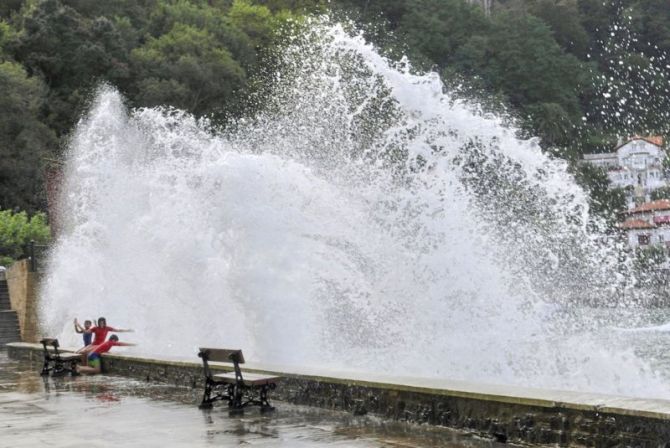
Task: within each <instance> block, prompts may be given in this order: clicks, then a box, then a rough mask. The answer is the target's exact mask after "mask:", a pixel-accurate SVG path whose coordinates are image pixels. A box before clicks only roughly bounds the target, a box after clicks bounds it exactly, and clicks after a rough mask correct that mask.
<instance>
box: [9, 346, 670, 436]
mask: <svg viewBox="0 0 670 448" xmlns="http://www.w3.org/2000/svg"><path fill="white" fill-rule="evenodd" d="M8 349H9V354H10V356H11V357H14V358H27V359H32V360H33V361H35V362H36V367H35V368H36V369H37V368H39V363H40V361H41V353H40V351H39V350H40V348H39V346H36V345H34V344H9V345H8ZM194 357H195V356H194ZM103 367H104V369H105V370H106V372H107V373H111V374H119V375H124V376H129V377H133V378H137V379H142V380H144V381H157V382H167V383H171V384H174V385H177V386H184V387H196V388H200V387H202V385H203V377H202V375H203V373H202V367H201V365H200V364H199V363H198V362H195V361H194V362H189V361H166V360H157V359H148V358H139V357H134V356H122V355H111V354H109V355H105V356H104V359H103ZM218 369H222V370H227V371H229V370H230V367H226V366H224V365H221V366H219V367H218ZM243 371H249V372H265V373H271V374H275V375H279V376H282V377H283V380H282V381H281V383H280V384H279V385H278V387H277V389H276V390H275V391H273V392H272V393H271V394H270V395H271V396H270V398H271V400H274V399H277V400H283V401H286V402H290V403H296V404H302V405H307V406H316V407H322V408H328V409H336V410H342V411H348V412H352V413H354V414H368V413H369V414H373V415H376V416H379V417H381V418H384V419H389V420H399V421H407V422H412V423H417V424H429V425H440V426H447V427H451V428H456V429H462V430H466V431H470V432H474V433H477V434H479V435H481V436H482V437H487V438H490V439H492V440H497V441H499V442H515V443H530V444H534V445H535V444H538V445H544V444H555V445H559V446H579V447H596V448H609V447H641V448H659V447H670V401H664V400H643V399H635V398H623V397H611V396H606V395H597V394H585V393H575V392H557V391H547V390H541V389H525V388H514V387H504V386H490V385H481V384H480V385H478V384H471V383H459V382H453V381H452V382H450V381H447V380H444V381H442V380H430V381H427V380H425V379H413V378H404V379H397V378H396V380H394V381H393V382H381V381H380V379H379V377H378V376H375V375H370V376H369V378H366V377H365V376H361V375H359V377H358V378H346V377H342V376H341V374H336V373H335V374H334V375H335V376H323V375H326V374H330V373H331V372H321V373H317V372H310V373H306V374H300V373H295V372H288V373H287V372H282V371H277V370H269V369H258V368H252V369H243ZM401 380H402V381H405V383H401V382H399V381H401ZM440 384H442V385H446V387H437V386H436V385H440ZM459 385H461V386H463V387H460V388H459V387H457V386H459ZM196 404H197V403H194V406H195V405H196ZM275 404H276V403H275ZM278 408H279V412H281V404H279V405H278Z"/></svg>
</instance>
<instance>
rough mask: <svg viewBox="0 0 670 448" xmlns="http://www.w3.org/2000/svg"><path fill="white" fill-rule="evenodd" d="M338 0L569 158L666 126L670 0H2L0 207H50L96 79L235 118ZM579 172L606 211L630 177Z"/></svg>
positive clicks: (388, 44)
mask: <svg viewBox="0 0 670 448" xmlns="http://www.w3.org/2000/svg"><path fill="white" fill-rule="evenodd" d="M327 9H336V10H338V11H340V12H342V11H343V14H342V15H343V17H354V18H356V19H357V20H358V22H359V25H360V26H361V27H362V28H363V29H364V30H366V36H367V37H368V38H369V39H372V40H373V41H374V42H375V43H377V44H378V45H379V46H381V47H383V49H382V50H383V52H384V53H385V54H386V55H390V56H392V57H398V56H400V55H404V54H407V55H409V56H410V58H411V60H412V61H413V64H414V66H415V67H421V68H425V69H434V70H436V71H438V72H439V73H441V75H442V76H443V78H444V80H445V84H446V85H448V86H459V87H458V89H459V91H458V94H459V95H461V96H471V97H474V98H476V99H483V101H484V103H485V107H486V108H487V109H488V110H503V109H504V110H510V111H511V113H512V115H513V116H515V117H518V118H519V121H520V123H521V126H522V129H523V130H524V132H525V133H526V135H528V136H530V135H535V136H539V137H541V141H542V145H543V146H544V147H545V149H547V150H549V151H551V152H552V153H553V154H555V155H561V156H562V157H566V158H568V159H570V160H571V161H574V160H576V159H578V158H579V157H580V156H581V154H582V152H604V151H609V150H611V148H612V145H613V142H615V141H616V137H618V136H620V135H626V134H631V133H660V134H664V135H668V134H670V112H668V111H670V93H669V92H670V81H669V80H668V77H667V65H668V63H669V62H670V59H669V58H668V53H667V52H668V51H670V6H669V4H668V2H667V0H617V1H613V2H603V1H602V0H494V1H493V14H492V15H491V17H488V16H486V15H485V14H484V13H483V11H482V10H481V9H480V8H479V7H477V6H474V5H472V4H471V2H468V1H466V0H366V1H364V2H363V1H360V0H330V1H329V0H105V1H91V0H3V1H1V2H0V64H1V65H0V89H1V90H0V91H2V92H3V98H0V110H2V111H3V112H5V111H6V112H5V113H3V114H0V154H1V155H2V156H3V159H2V161H0V174H2V177H0V206H1V207H5V208H9V207H20V208H21V209H25V210H35V209H38V208H40V207H42V205H43V202H42V199H41V196H42V181H41V176H40V175H39V166H40V159H41V157H42V156H43V155H47V154H49V155H51V156H54V155H56V156H57V155H58V154H57V148H59V147H62V146H63V145H61V144H59V140H58V139H60V140H61V141H62V140H64V139H67V137H68V132H70V130H71V129H72V128H73V126H74V124H75V123H76V121H77V119H78V117H79V116H80V113H81V111H82V110H83V107H84V106H85V105H86V104H87V101H88V100H89V98H90V93H91V92H92V90H93V89H94V88H95V86H97V85H98V84H99V83H100V82H109V83H110V84H113V85H115V86H117V87H119V88H120V89H121V91H122V92H123V93H124V94H125V95H126V97H127V98H128V100H129V103H130V104H131V105H134V106H154V105H169V106H175V107H179V108H183V109H186V110H187V111H189V112H192V113H194V114H196V115H199V116H202V115H207V116H209V117H210V118H212V119H213V120H214V122H215V123H216V124H225V120H227V119H229V118H231V117H235V116H237V115H239V114H241V113H242V111H243V110H244V108H245V107H250V106H249V104H251V103H253V104H252V106H253V107H262V105H261V104H257V103H258V102H259V100H261V99H262V98H263V97H264V95H263V94H262V92H263V86H262V85H259V84H260V83H261V81H259V80H262V79H263V78H262V76H263V74H269V73H273V64H274V63H275V61H274V60H273V57H272V54H273V51H272V50H273V48H275V46H277V45H281V44H282V39H283V36H284V35H283V34H282V32H283V30H285V29H286V28H290V27H291V26H293V24H296V23H298V24H299V23H300V22H301V17H302V15H303V14H310V13H319V12H323V11H326V10H327ZM347 26H348V25H347ZM624 29H625V30H629V31H630V32H631V33H632V34H631V36H632V37H631V36H626V35H624V34H623V33H622V30H624ZM614 31H616V32H615V33H614V35H612V33H613V32H614ZM604 94H607V95H604ZM249 97H251V98H253V100H248V98H249ZM577 171H578V173H577V176H578V178H580V179H581V180H580V181H583V182H584V185H586V186H587V188H588V189H589V191H591V192H592V194H593V195H594V199H593V201H594V202H593V204H592V206H593V209H594V210H599V212H602V213H604V214H606V215H608V216H610V215H611V213H613V212H607V211H606V210H605V209H606V208H607V207H610V206H611V207H614V208H613V209H612V210H615V209H616V208H617V207H619V205H617V204H618V203H619V202H620V201H619V200H620V197H619V196H618V195H619V193H620V192H619V193H617V192H612V193H611V197H608V194H610V193H606V190H607V189H606V188H604V187H603V183H602V181H603V178H602V176H601V175H600V174H594V173H585V172H582V169H581V168H580V169H579V170H577ZM601 174H602V173H601ZM605 179H606V177H605ZM12 185H13V186H12Z"/></svg>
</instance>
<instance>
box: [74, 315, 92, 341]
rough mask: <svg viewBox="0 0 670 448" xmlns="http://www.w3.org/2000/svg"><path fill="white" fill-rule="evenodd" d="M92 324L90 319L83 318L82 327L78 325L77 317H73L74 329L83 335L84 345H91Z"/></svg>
mask: <svg viewBox="0 0 670 448" xmlns="http://www.w3.org/2000/svg"><path fill="white" fill-rule="evenodd" d="M92 325H93V322H91V321H90V320H85V321H84V327H83V328H82V326H81V325H79V321H78V320H77V318H75V319H74V331H75V332H77V333H79V334H81V335H83V338H84V347H87V346H89V345H91V339H92V338H93V334H92V333H91V326H92Z"/></svg>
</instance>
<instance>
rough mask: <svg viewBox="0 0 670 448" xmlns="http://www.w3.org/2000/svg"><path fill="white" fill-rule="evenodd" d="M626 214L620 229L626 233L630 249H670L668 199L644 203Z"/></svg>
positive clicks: (669, 203) (669, 200)
mask: <svg viewBox="0 0 670 448" xmlns="http://www.w3.org/2000/svg"><path fill="white" fill-rule="evenodd" d="M627 214H628V219H626V220H625V221H624V222H623V223H621V225H620V228H621V229H623V230H625V231H626V235H627V237H628V245H629V246H630V247H632V248H638V247H647V246H662V247H665V248H670V199H659V200H658V201H652V202H647V203H644V204H642V205H640V206H639V207H636V208H634V209H632V210H629V211H628V213H627Z"/></svg>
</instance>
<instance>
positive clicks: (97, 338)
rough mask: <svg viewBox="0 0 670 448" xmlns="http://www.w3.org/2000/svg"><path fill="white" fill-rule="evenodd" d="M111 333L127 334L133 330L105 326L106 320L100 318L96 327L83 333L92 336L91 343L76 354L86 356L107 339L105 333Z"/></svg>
mask: <svg viewBox="0 0 670 448" xmlns="http://www.w3.org/2000/svg"><path fill="white" fill-rule="evenodd" d="M110 331H113V332H115V333H128V332H132V331H133V330H124V329H123V328H114V327H109V326H107V319H105V318H104V317H101V318H99V319H98V325H97V326H94V327H91V328H88V329H87V330H84V332H85V333H90V334H92V335H93V342H92V343H91V344H90V345H87V346H86V347H84V348H81V349H79V350H77V353H83V354H88V353H91V352H92V351H93V349H94V348H95V347H97V346H98V345H100V344H102V343H104V342H105V338H107V333H109V332H110Z"/></svg>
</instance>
